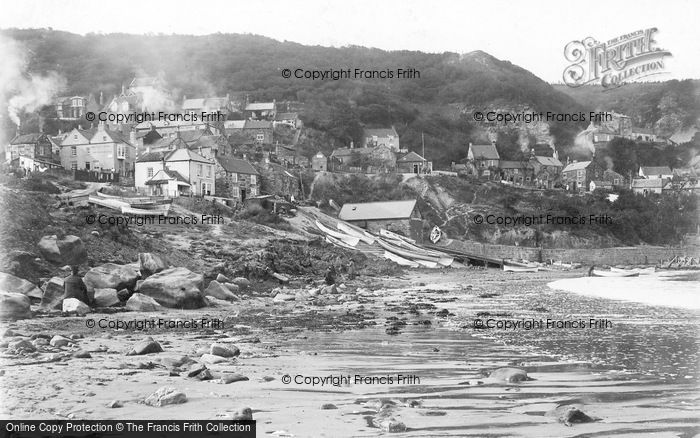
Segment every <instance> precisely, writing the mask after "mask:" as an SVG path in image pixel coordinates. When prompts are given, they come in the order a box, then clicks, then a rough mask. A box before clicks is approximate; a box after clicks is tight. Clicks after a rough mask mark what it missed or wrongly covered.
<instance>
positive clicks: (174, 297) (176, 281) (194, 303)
mask: <svg viewBox="0 0 700 438" xmlns="http://www.w3.org/2000/svg"><path fill="white" fill-rule="evenodd" d="M203 281H204V279H203V277H202V275H201V274H195V273H194V272H192V271H190V270H189V269H187V268H170V269H166V270H164V271H161V272H159V273H157V274H153V275H151V276H150V277H148V278H147V279H145V280H144V281H143V283H141V285H140V286H139V292H140V293H142V294H144V295H148V296H150V297H151V298H153V299H154V300H156V301H157V302H158V303H159V304H160V305H162V306H165V307H174V308H180V309H198V308H200V307H205V306H206V305H207V301H206V299H205V298H204V295H203V294H202V292H201V289H202V282H203Z"/></svg>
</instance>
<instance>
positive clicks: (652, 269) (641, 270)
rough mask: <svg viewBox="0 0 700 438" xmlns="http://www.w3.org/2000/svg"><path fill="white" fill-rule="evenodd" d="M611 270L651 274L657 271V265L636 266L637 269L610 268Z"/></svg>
mask: <svg viewBox="0 0 700 438" xmlns="http://www.w3.org/2000/svg"><path fill="white" fill-rule="evenodd" d="M610 272H620V273H635V272H636V273H637V274H639V275H649V274H653V273H654V272H656V267H655V266H651V267H649V268H635V269H621V268H610Z"/></svg>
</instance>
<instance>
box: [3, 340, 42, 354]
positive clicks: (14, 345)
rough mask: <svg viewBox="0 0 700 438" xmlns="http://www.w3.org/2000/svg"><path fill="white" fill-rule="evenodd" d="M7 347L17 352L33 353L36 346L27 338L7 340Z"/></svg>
mask: <svg viewBox="0 0 700 438" xmlns="http://www.w3.org/2000/svg"><path fill="white" fill-rule="evenodd" d="M7 348H8V349H10V350H12V351H15V352H18V353H33V352H35V351H36V347H35V346H34V344H32V343H31V342H30V341H29V339H20V340H19V341H11V342H8V344H7Z"/></svg>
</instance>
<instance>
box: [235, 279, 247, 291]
mask: <svg viewBox="0 0 700 438" xmlns="http://www.w3.org/2000/svg"><path fill="white" fill-rule="evenodd" d="M232 283H233V284H235V285H236V286H238V287H239V288H241V289H246V288H248V287H250V280H248V279H247V278H245V277H236V278H234V279H233V281H232Z"/></svg>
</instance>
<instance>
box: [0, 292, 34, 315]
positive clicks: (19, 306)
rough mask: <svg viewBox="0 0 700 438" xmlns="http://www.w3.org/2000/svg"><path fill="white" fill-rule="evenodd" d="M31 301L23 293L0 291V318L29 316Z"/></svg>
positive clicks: (30, 313)
mask: <svg viewBox="0 0 700 438" xmlns="http://www.w3.org/2000/svg"><path fill="white" fill-rule="evenodd" d="M30 304H31V301H30V300H29V297H28V296H26V295H23V294H18V293H10V292H0V319H25V318H31V317H32V312H31V310H30Z"/></svg>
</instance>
